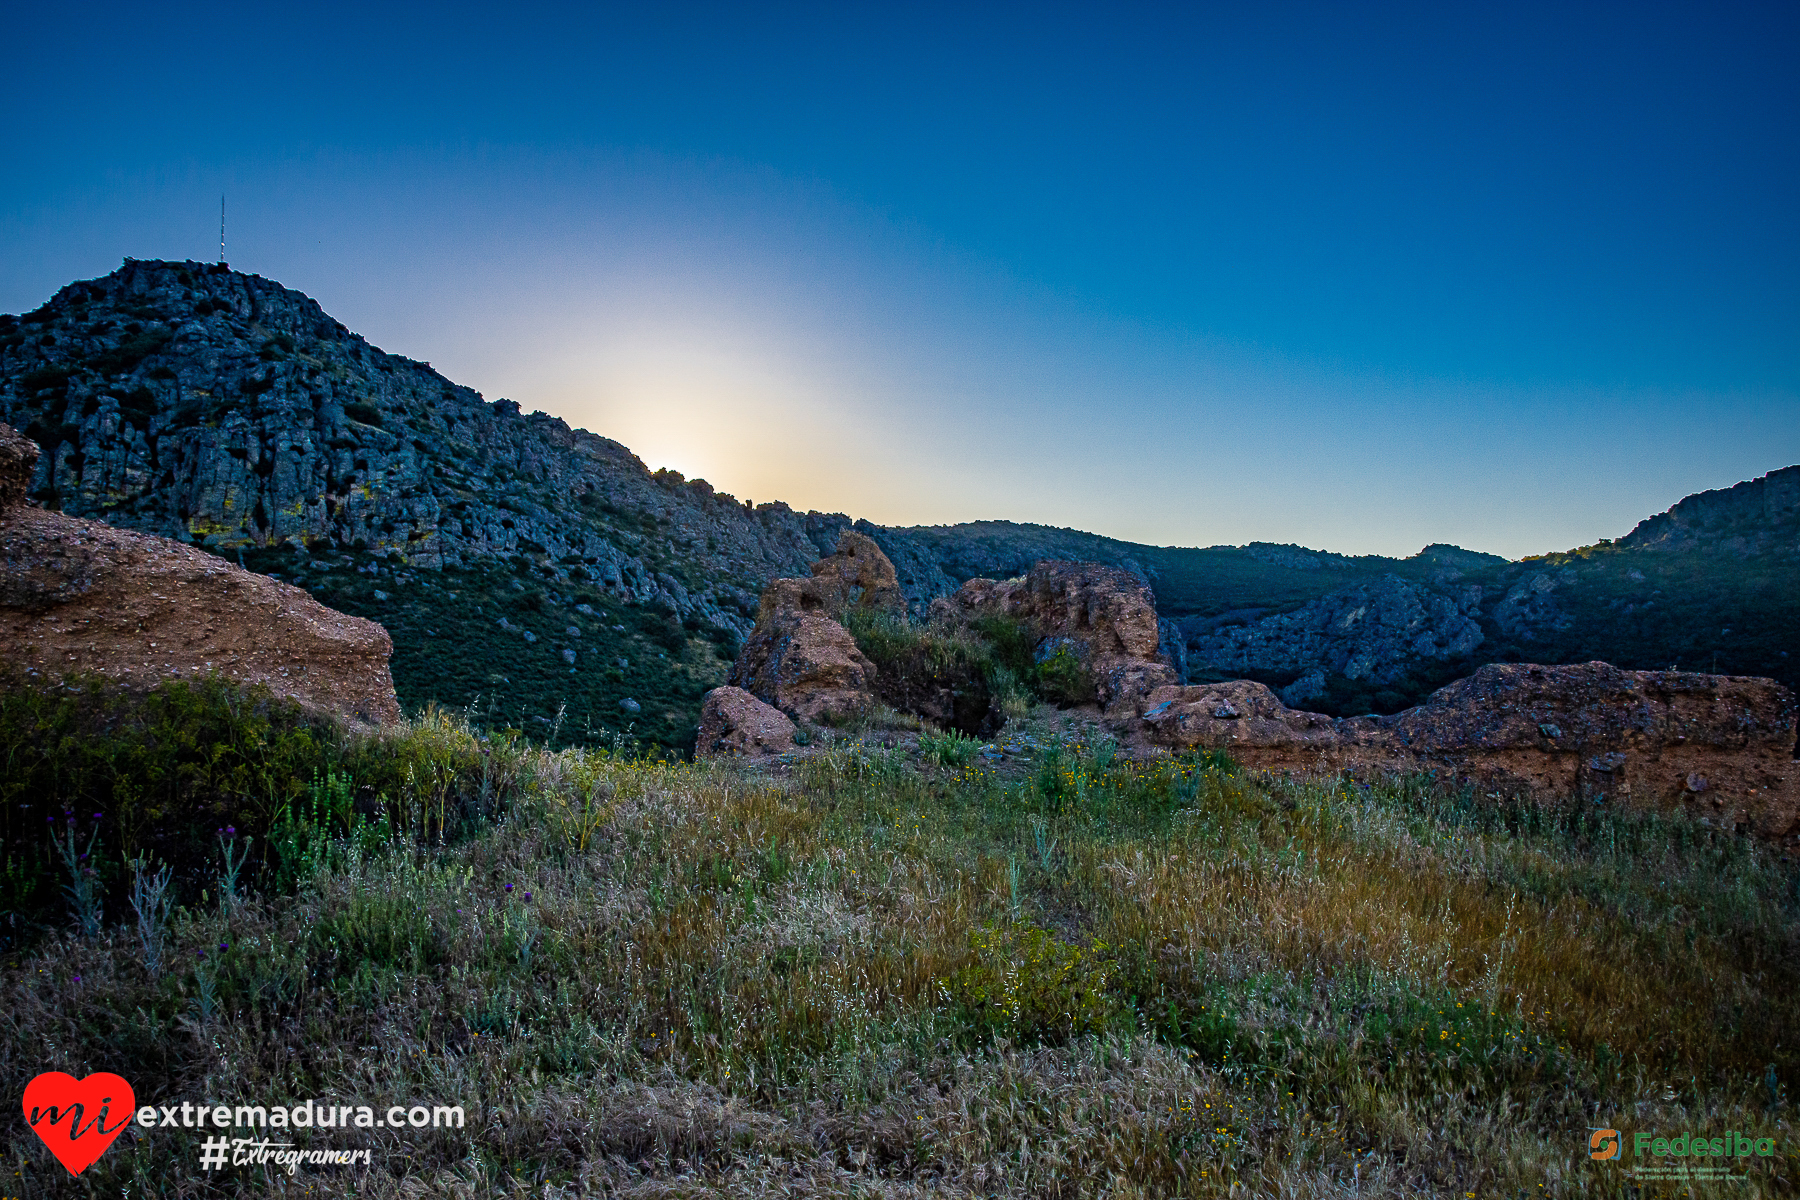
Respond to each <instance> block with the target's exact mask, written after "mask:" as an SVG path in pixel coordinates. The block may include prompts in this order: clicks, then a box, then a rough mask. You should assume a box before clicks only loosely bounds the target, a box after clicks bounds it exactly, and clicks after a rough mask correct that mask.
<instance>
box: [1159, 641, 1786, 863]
mask: <svg viewBox="0 0 1800 1200" xmlns="http://www.w3.org/2000/svg"><path fill="white" fill-rule="evenodd" d="M1794 720H1795V706H1794V696H1793V693H1792V692H1790V691H1788V690H1787V689H1786V688H1784V687H1782V686H1781V685H1779V684H1777V683H1775V682H1774V681H1773V680H1768V679H1756V678H1750V677H1745V676H1726V675H1702V674H1696V673H1693V672H1686V671H1624V670H1620V669H1619V668H1617V667H1614V666H1610V665H1608V664H1606V663H1600V662H1592V663H1583V664H1579V665H1575V666H1555V667H1546V666H1535V665H1530V664H1518V663H1503V664H1491V665H1489V666H1485V667H1482V668H1481V669H1480V670H1478V671H1476V672H1475V673H1474V674H1473V675H1471V676H1469V677H1468V678H1466V679H1459V680H1457V681H1456V682H1455V683H1452V684H1450V685H1448V686H1446V687H1444V688H1441V689H1439V690H1438V691H1437V692H1435V693H1433V694H1432V696H1431V698H1430V699H1429V700H1427V701H1426V702H1425V703H1424V704H1422V705H1420V706H1418V707H1417V708H1411V709H1408V710H1406V711H1405V712H1403V713H1400V714H1398V715H1396V716H1392V717H1354V718H1347V719H1341V720H1333V719H1332V718H1330V717H1326V716H1323V715H1321V714H1318V713H1306V712H1298V711H1295V710H1294V709H1291V708H1288V707H1286V706H1285V705H1283V704H1281V702H1280V701H1279V700H1278V699H1277V698H1276V697H1275V695H1274V693H1272V692H1270V691H1269V689H1267V688H1265V687H1263V686H1262V685H1260V684H1255V683H1249V682H1247V681H1241V680H1240V681H1237V682H1233V683H1226V684H1214V685H1206V686H1195V687H1186V688H1176V687H1170V688H1161V689H1158V690H1157V691H1156V692H1154V693H1152V694H1151V696H1150V697H1149V703H1148V705H1147V706H1146V707H1145V708H1144V710H1143V713H1142V715H1141V717H1140V718H1139V719H1138V720H1137V721H1136V722H1135V723H1126V724H1127V725H1128V727H1129V731H1131V732H1134V735H1135V736H1136V737H1137V738H1138V739H1139V740H1140V741H1141V742H1143V743H1147V744H1149V745H1153V746H1162V747H1168V748H1173V749H1191V748H1196V747H1206V748H1215V749H1225V750H1229V751H1230V752H1231V754H1232V755H1233V756H1234V757H1235V758H1237V759H1238V760H1239V761H1240V762H1242V763H1244V764H1246V765H1248V766H1251V767H1255V768H1259V769H1263V770H1275V771H1287V770H1294V771H1365V770H1398V771H1415V770H1430V771H1436V772H1438V773H1440V774H1445V775H1450V776H1453V777H1456V778H1462V779H1467V780H1470V781H1472V782H1475V783H1478V784H1479V785H1481V786H1482V787H1484V788H1499V789H1504V790H1508V791H1518V792H1525V793H1529V794H1533V795H1538V796H1544V797H1568V796H1571V795H1574V796H1579V797H1583V798H1587V799H1592V800H1595V801H1604V802H1609V803H1617V804H1623V805H1628V806H1632V807H1637V808H1655V809H1664V810H1667V809H1675V808H1685V809H1688V810H1690V811H1694V812H1697V813H1699V814H1700V815H1704V816H1707V817H1709V818H1711V819H1714V820H1717V821H1719V822H1720V823H1723V824H1727V825H1737V824H1747V825H1749V826H1750V827H1751V828H1753V829H1754V830H1756V831H1757V832H1758V833H1761V834H1763V835H1765V836H1771V837H1788V836H1792V835H1794V834H1796V833H1800V764H1796V762H1795V761H1794V759H1793V756H1792V752H1793V746H1794Z"/></svg>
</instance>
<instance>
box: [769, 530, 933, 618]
mask: <svg viewBox="0 0 1800 1200" xmlns="http://www.w3.org/2000/svg"><path fill="white" fill-rule="evenodd" d="M905 607H906V598H905V597H904V596H903V595H901V592H900V585H899V582H898V580H897V579H896V577H895V573H894V564H893V563H892V562H890V561H888V556H887V555H886V554H883V553H882V551H881V547H880V546H878V545H876V544H875V542H874V540H873V539H871V538H869V537H867V536H865V535H863V534H860V533H857V532H856V531H855V530H852V529H846V530H844V531H843V532H842V533H840V534H839V535H838V543H837V549H836V550H834V551H833V552H832V553H830V554H828V555H826V556H825V557H824V558H821V559H820V560H819V561H818V562H816V563H814V564H813V566H812V574H811V575H810V576H809V577H807V578H804V579H772V580H770V581H769V586H768V587H766V588H764V589H763V594H762V599H761V600H760V601H759V602H758V605H757V619H758V621H761V620H763V619H765V618H767V617H768V616H770V615H771V614H773V613H775V612H777V611H779V610H782V609H794V610H797V611H800V612H812V613H823V614H825V615H826V616H829V617H838V616H842V615H843V613H844V610H845V609H848V608H867V609H877V610H880V611H883V612H899V611H900V610H902V609H904V608H905Z"/></svg>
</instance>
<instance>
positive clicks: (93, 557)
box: [0, 425, 400, 722]
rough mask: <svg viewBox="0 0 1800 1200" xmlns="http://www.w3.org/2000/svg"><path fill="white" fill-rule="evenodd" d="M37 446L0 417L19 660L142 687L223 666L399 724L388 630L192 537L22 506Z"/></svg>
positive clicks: (9, 599)
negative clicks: (229, 559)
mask: <svg viewBox="0 0 1800 1200" xmlns="http://www.w3.org/2000/svg"><path fill="white" fill-rule="evenodd" d="M21 443H23V444H22V445H21ZM35 449H36V447H35V446H33V445H32V443H30V442H29V441H27V440H25V439H23V438H20V437H18V436H17V435H16V434H15V433H14V431H13V430H12V429H10V428H9V427H7V426H5V425H0V498H4V500H5V501H6V502H5V503H3V504H0V643H3V644H4V645H5V646H6V649H7V658H8V661H9V662H10V663H13V664H16V665H17V666H19V667H20V668H22V669H23V670H24V671H25V672H26V673H27V674H28V675H35V676H39V677H42V678H44V679H46V680H48V679H54V678H57V677H60V676H64V675H69V674H74V673H85V672H92V673H95V674H99V675H103V676H106V677H108V678H110V679H113V680H115V681H116V682H118V683H120V684H123V685H125V686H127V687H132V688H149V687H152V686H155V685H156V684H158V683H161V682H163V681H165V680H170V679H189V678H194V677H198V676H204V675H209V674H217V675H220V676H222V677H224V678H226V679H228V680H231V681H232V682H234V683H239V684H247V685H248V684H264V685H266V686H267V687H268V688H269V689H270V690H271V691H272V692H274V693H275V694H276V695H278V696H285V697H290V698H292V699H295V700H298V701H300V702H301V703H303V704H305V705H307V706H309V707H311V708H314V709H318V710H324V711H330V712H335V713H339V714H343V715H347V716H350V717H353V718H355V719H358V720H361V721H367V722H388V721H394V720H398V719H399V716H400V707H399V703H398V701H397V700H396V699H395V696H394V682H393V679H392V677H391V676H390V675H389V672H388V656H389V654H390V653H391V652H392V649H393V647H392V644H391V643H390V641H389V640H388V635H387V631H386V630H384V629H382V627H381V626H379V625H377V624H375V623H374V622H372V621H365V620H362V619H361V618H358V617H350V616H345V615H344V614H343V613H339V612H334V611H333V610H331V609H329V608H326V607H325V606H324V605H321V604H319V603H318V602H317V601H315V600H313V599H312V597H310V596H308V595H307V594H306V593H305V592H303V591H301V590H300V589H298V588H295V587H290V586H288V585H286V584H282V583H277V582H275V581H274V580H272V579H269V578H267V577H266V576H262V575H256V574H253V573H251V572H249V571H244V570H240V569H239V568H237V567H234V566H232V565H230V564H229V563H226V562H224V561H223V560H221V559H219V558H218V557H216V556H215V555H212V554H208V553H206V552H205V551H202V550H197V549H195V548H193V547H192V546H184V545H181V544H179V543H177V542H173V541H170V540H168V539H166V538H159V537H152V536H150V535H147V534H142V533H136V532H133V531H130V530H122V529H114V528H112V527H111V526H109V525H103V524H101V523H100V522H98V521H89V520H84V519H81V518H79V517H71V516H68V515H66V514H64V513H58V512H50V511H47V510H45V509H41V508H36V507H31V506H28V505H24V504H20V503H17V502H16V500H15V499H14V498H16V497H17V496H18V495H19V494H20V493H21V492H22V491H23V479H24V478H25V475H26V473H27V472H28V471H29V470H30V469H31V467H32V465H34V464H33V461H32V460H34V459H35V458H36V454H35Z"/></svg>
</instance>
